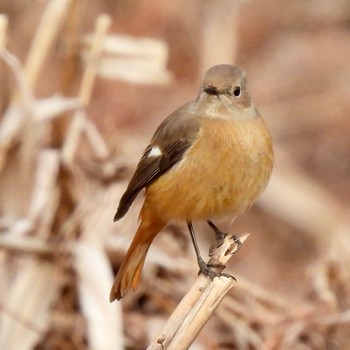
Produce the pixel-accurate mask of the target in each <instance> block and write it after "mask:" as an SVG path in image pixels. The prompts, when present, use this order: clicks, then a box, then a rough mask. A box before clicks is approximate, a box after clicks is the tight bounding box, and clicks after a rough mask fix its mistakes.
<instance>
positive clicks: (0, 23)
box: [0, 14, 8, 50]
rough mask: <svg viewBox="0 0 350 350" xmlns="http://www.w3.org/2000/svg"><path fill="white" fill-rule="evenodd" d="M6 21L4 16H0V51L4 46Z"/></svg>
mask: <svg viewBox="0 0 350 350" xmlns="http://www.w3.org/2000/svg"><path fill="white" fill-rule="evenodd" d="M7 25H8V19H7V17H6V16H5V15H2V14H0V50H2V49H3V48H4V47H5V46H6V32H7Z"/></svg>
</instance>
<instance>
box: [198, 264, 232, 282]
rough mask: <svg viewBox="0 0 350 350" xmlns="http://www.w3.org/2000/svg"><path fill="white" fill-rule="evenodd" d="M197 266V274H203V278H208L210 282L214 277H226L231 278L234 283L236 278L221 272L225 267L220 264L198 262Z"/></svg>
mask: <svg viewBox="0 0 350 350" xmlns="http://www.w3.org/2000/svg"><path fill="white" fill-rule="evenodd" d="M198 266H199V272H198V274H201V273H202V274H203V275H204V276H209V277H210V278H211V279H212V280H213V279H214V278H215V277H221V276H224V277H227V278H233V279H234V280H235V281H237V280H236V278H235V277H234V276H231V275H230V274H228V273H223V272H221V271H222V270H223V269H224V268H225V267H226V266H225V265H224V264H221V263H210V264H207V263H206V262H205V261H204V260H202V259H201V260H198Z"/></svg>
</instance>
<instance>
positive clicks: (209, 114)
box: [110, 64, 273, 302]
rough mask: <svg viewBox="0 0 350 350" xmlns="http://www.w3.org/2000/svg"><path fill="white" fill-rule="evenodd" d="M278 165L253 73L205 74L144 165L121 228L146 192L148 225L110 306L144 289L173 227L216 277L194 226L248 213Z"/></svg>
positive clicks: (225, 70) (161, 130) (222, 69)
mask: <svg viewBox="0 0 350 350" xmlns="http://www.w3.org/2000/svg"><path fill="white" fill-rule="evenodd" d="M272 165H273V150H272V142H271V137H270V134H269V132H268V130H267V128H266V125H265V123H264V121H263V119H262V118H261V116H260V114H259V112H258V110H257V109H256V108H255V106H254V104H253V103H252V100H251V98H250V96H249V94H248V91H247V89H246V81H245V73H244V72H243V71H242V70H240V69H239V68H237V67H235V66H231V65H227V64H222V65H217V66H213V67H211V68H210V69H209V70H208V71H207V72H206V74H205V77H204V81H203V85H202V88H201V90H200V94H199V96H198V97H197V99H196V100H195V101H193V102H190V103H187V104H185V105H184V106H182V107H180V108H179V109H177V110H176V111H175V112H173V113H172V114H171V115H170V116H168V117H167V118H166V119H165V120H164V121H163V122H162V123H161V124H160V126H159V127H158V129H157V130H156V132H155V134H154V136H153V137H152V139H151V142H150V144H149V146H148V147H147V148H146V149H145V151H144V153H143V155H142V157H141V159H140V162H139V163H138V165H137V168H136V171H135V174H134V175H133V177H132V179H131V181H130V183H129V185H128V187H127V189H126V191H125V193H124V195H123V196H122V198H121V200H120V203H119V207H118V210H117V213H116V214H115V217H114V221H116V220H119V219H121V218H122V217H123V216H124V215H125V214H126V212H127V211H128V209H129V207H130V205H131V204H132V202H133V201H134V199H135V198H136V196H137V194H138V193H139V192H140V190H142V189H143V188H145V199H144V203H143V206H142V209H141V212H140V225H139V227H138V229H137V232H136V234H135V236H134V239H133V241H132V243H131V245H130V247H129V250H128V252H127V254H126V256H125V258H124V260H123V262H122V264H121V266H120V269H119V271H118V274H117V276H116V278H115V281H114V284H113V287H112V290H111V294H110V301H111V302H112V301H114V300H115V299H118V300H119V299H121V298H122V297H123V296H124V295H125V293H126V292H127V291H128V290H129V289H130V288H132V289H135V288H136V287H137V285H138V283H139V280H140V276H141V271H142V267H143V265H144V262H145V258H146V254H147V251H148V249H149V247H150V245H151V243H152V241H153V239H154V238H155V236H156V235H157V234H158V233H159V232H160V231H161V230H162V229H163V228H164V226H165V225H166V224H167V223H169V222H171V221H186V222H187V225H188V228H189V231H190V234H191V238H192V241H193V243H194V246H195V249H196V254H197V260H198V264H199V267H200V271H201V272H203V273H205V274H209V275H210V276H212V277H214V276H215V273H213V271H212V270H211V268H210V266H208V265H207V264H206V263H205V262H204V261H203V259H202V258H201V256H200V254H199V250H198V246H197V244H196V239H195V236H194V230H193V225H192V222H193V221H198V220H205V221H207V222H208V224H209V225H210V226H211V228H212V229H213V230H214V231H215V232H216V233H220V230H219V229H218V228H217V227H216V226H215V225H214V223H213V222H212V221H211V219H213V218H218V217H222V216H226V215H230V216H231V217H236V216H237V215H239V214H241V213H243V212H244V211H246V210H247V209H248V208H249V207H251V205H252V204H253V203H254V201H255V200H256V198H257V197H258V196H259V195H260V194H261V192H262V191H263V190H264V189H265V187H266V185H267V183H268V180H269V178H270V174H271V170H272Z"/></svg>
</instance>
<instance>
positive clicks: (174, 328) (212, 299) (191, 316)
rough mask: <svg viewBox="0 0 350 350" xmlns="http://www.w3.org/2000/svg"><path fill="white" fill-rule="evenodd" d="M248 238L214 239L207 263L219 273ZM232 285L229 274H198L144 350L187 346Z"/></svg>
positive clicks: (232, 281)
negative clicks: (212, 276)
mask: <svg viewBox="0 0 350 350" xmlns="http://www.w3.org/2000/svg"><path fill="white" fill-rule="evenodd" d="M247 237H248V234H245V235H243V236H241V237H240V238H239V239H236V238H235V237H234V236H232V235H227V236H226V237H225V239H224V242H223V243H222V242H218V241H216V247H215V249H214V250H213V253H212V255H211V258H210V260H209V264H211V265H213V266H215V269H217V272H222V270H223V269H224V268H225V264H226V263H227V261H228V260H229V259H230V257H231V256H232V255H233V254H234V253H236V252H237V251H238V250H239V249H240V247H241V246H242V244H243V243H244V241H245V240H246V239H247ZM233 284H234V279H233V278H231V277H228V276H221V277H216V278H214V279H213V280H211V279H210V277H206V276H203V275H200V276H199V277H198V278H197V280H196V282H195V283H194V285H193V286H192V287H191V289H190V290H189V292H188V293H187V294H186V295H185V297H184V298H183V299H182V300H181V302H180V304H179V305H178V306H177V308H176V309H175V311H174V312H173V314H172V315H171V316H170V318H169V320H168V322H167V323H166V325H165V326H164V328H163V329H162V331H161V332H160V333H159V334H158V336H157V337H156V339H155V340H154V341H153V342H152V343H151V345H150V346H149V347H148V348H147V350H161V349H162V350H163V349H167V350H171V349H177V350H181V349H188V347H189V346H190V345H191V344H192V342H193V341H194V339H195V338H196V336H197V335H198V333H199V331H200V330H201V329H202V327H203V326H204V325H205V323H206V322H207V321H208V319H209V317H210V316H211V315H212V313H213V312H214V311H215V309H216V308H217V306H218V305H219V304H220V302H221V300H222V299H223V298H224V296H225V295H226V293H227V292H228V291H229V290H230V288H232V287H233Z"/></svg>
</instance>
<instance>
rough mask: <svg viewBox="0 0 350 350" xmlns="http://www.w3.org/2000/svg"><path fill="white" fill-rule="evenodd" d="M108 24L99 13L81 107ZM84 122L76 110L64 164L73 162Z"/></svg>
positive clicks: (87, 97) (102, 151) (85, 101)
mask: <svg viewBox="0 0 350 350" xmlns="http://www.w3.org/2000/svg"><path fill="white" fill-rule="evenodd" d="M110 24H111V19H110V17H109V16H107V15H100V16H99V17H98V18H97V21H96V29H95V35H94V39H93V43H92V47H91V51H90V52H89V56H88V62H87V66H86V69H85V71H84V75H83V79H82V82H81V86H80V91H79V96H78V98H79V100H80V103H81V106H82V107H83V108H84V107H86V106H87V104H88V103H89V101H90V98H91V92H92V88H93V84H94V82H95V78H96V71H97V63H98V59H99V58H100V55H101V52H102V49H103V42H104V40H105V36H106V33H107V31H108V28H109V26H110ZM86 122H87V120H86V117H85V113H84V112H83V111H82V110H80V111H77V112H76V113H75V115H74V118H73V121H72V124H71V126H70V128H69V130H68V134H67V137H66V142H65V143H64V146H63V149H62V159H63V161H64V162H65V164H66V165H69V164H72V162H73V159H74V155H75V153H76V149H77V147H78V143H79V140H80V137H81V134H82V131H83V130H84V128H85V125H86ZM90 128H91V126H90ZM97 134H98V133H97ZM88 135H89V134H88ZM96 139H97V141H98V145H99V154H102V155H103V156H105V155H107V154H108V151H107V147H106V146H105V144H104V142H102V141H101V140H100V138H96ZM101 144H102V146H101Z"/></svg>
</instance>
